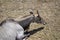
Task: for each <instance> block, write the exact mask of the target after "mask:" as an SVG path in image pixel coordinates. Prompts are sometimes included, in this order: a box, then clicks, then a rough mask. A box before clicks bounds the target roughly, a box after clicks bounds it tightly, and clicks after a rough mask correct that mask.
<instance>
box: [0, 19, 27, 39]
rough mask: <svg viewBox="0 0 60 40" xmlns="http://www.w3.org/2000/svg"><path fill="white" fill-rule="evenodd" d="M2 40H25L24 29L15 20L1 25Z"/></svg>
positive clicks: (0, 34) (0, 35) (0, 37)
mask: <svg viewBox="0 0 60 40" xmlns="http://www.w3.org/2000/svg"><path fill="white" fill-rule="evenodd" d="M0 26H1V27H0V40H25V37H26V36H27V35H25V34H24V29H23V28H22V26H21V25H19V24H18V23H17V22H16V21H14V20H13V19H9V20H4V21H3V22H2V23H1V24H0Z"/></svg>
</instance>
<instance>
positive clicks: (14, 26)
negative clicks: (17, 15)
mask: <svg viewBox="0 0 60 40" xmlns="http://www.w3.org/2000/svg"><path fill="white" fill-rule="evenodd" d="M30 14H31V15H30V16H29V17H27V18H25V19H24V20H21V21H15V20H13V19H8V20H4V21H2V22H1V23H0V26H1V27H0V40H25V38H26V37H27V36H29V34H25V33H26V32H25V30H27V32H28V29H29V25H30V24H31V23H32V22H36V23H42V24H45V21H42V20H43V19H42V18H41V17H40V15H39V13H38V11H37V14H38V16H36V17H35V16H34V14H33V12H30Z"/></svg>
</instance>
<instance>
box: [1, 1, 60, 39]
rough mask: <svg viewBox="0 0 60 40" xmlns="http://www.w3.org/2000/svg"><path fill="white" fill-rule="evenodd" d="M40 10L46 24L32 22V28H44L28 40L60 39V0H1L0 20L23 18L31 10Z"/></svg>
mask: <svg viewBox="0 0 60 40" xmlns="http://www.w3.org/2000/svg"><path fill="white" fill-rule="evenodd" d="M36 10H39V13H40V15H41V17H42V18H43V19H44V20H45V21H46V22H47V24H46V25H42V24H37V23H32V24H31V25H30V30H34V29H37V28H40V27H44V29H42V30H40V31H38V32H36V33H34V34H33V35H31V36H30V37H29V38H28V40H60V0H0V22H1V21H3V20H4V19H6V18H13V19H18V20H20V19H21V16H25V15H29V12H30V11H33V12H34V13H36Z"/></svg>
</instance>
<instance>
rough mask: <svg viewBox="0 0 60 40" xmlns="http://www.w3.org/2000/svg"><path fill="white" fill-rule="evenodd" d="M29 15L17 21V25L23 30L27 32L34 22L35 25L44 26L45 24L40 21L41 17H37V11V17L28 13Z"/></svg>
mask: <svg viewBox="0 0 60 40" xmlns="http://www.w3.org/2000/svg"><path fill="white" fill-rule="evenodd" d="M30 14H31V15H29V16H28V17H26V18H24V19H23V20H21V21H18V23H19V24H20V25H21V26H22V27H23V28H24V30H28V29H29V26H30V24H31V23H32V22H36V23H42V24H44V25H45V24H46V22H45V21H44V20H43V19H42V17H41V16H40V15H39V12H38V10H37V14H38V15H37V16H35V15H34V14H33V12H30Z"/></svg>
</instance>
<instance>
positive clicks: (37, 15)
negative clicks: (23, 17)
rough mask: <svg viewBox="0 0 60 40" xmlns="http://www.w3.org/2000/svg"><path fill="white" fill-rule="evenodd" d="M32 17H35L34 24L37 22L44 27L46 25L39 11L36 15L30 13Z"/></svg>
mask: <svg viewBox="0 0 60 40" xmlns="http://www.w3.org/2000/svg"><path fill="white" fill-rule="evenodd" d="M30 14H31V15H33V22H36V23H41V24H43V25H45V24H46V22H45V20H44V19H43V18H42V17H41V16H40V14H39V12H38V10H37V14H36V15H34V13H33V12H30Z"/></svg>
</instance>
